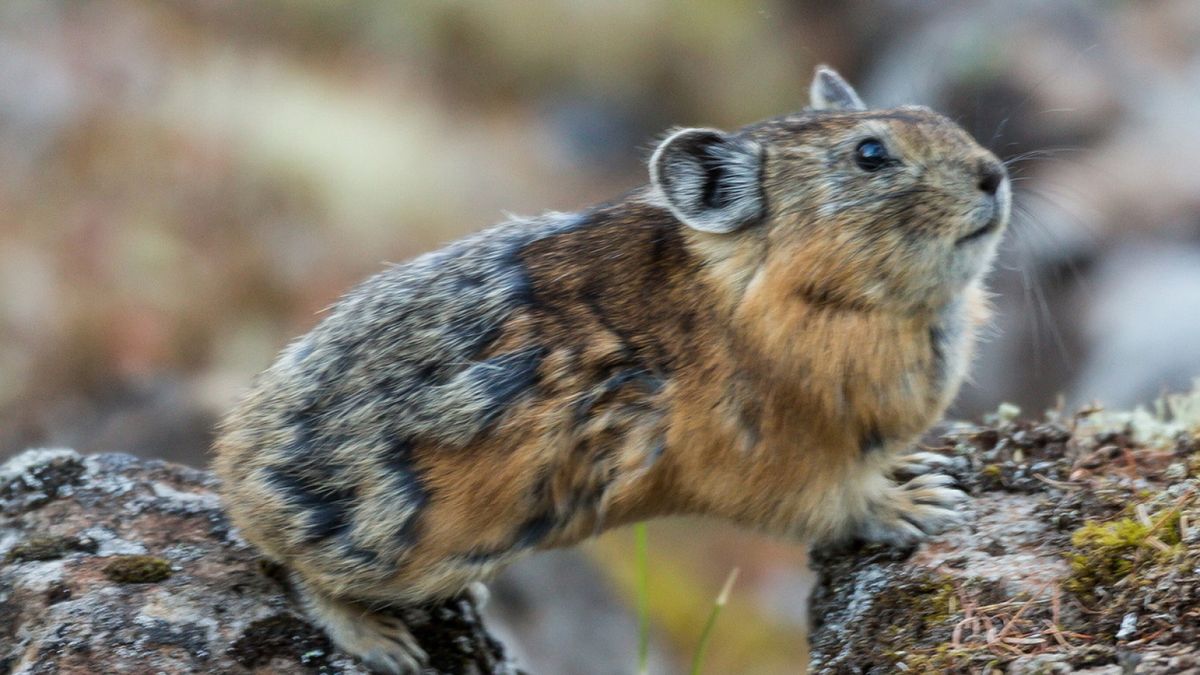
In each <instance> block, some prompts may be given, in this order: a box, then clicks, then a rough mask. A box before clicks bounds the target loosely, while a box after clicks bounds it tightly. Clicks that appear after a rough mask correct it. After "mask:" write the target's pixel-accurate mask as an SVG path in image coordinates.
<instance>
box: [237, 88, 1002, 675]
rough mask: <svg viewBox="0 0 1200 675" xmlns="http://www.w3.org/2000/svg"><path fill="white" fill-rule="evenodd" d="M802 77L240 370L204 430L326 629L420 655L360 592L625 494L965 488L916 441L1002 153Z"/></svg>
mask: <svg viewBox="0 0 1200 675" xmlns="http://www.w3.org/2000/svg"><path fill="white" fill-rule="evenodd" d="M812 93H813V106H812V108H810V109H807V110H806V111H804V112H802V113H798V114H795V115H791V116H786V117H782V118H778V119H775V120H770V121H767V122H762V123H759V124H755V125H751V126H748V127H745V128H743V129H741V130H739V131H737V132H734V133H729V134H726V133H722V132H718V131H715V130H706V129H687V130H682V131H679V132H676V133H675V134H673V135H671V136H670V137H669V138H667V139H666V140H664V141H663V142H662V144H661V145H660V146H659V149H658V150H657V152H656V153H655V155H654V157H653V158H652V159H651V161H650V171H651V179H652V180H651V183H650V185H648V186H647V187H645V188H642V189H639V190H636V191H634V192H632V193H630V194H629V195H627V196H626V197H625V198H623V199H621V200H619V201H615V202H612V203H610V204H607V205H603V206H598V207H595V208H591V209H588V210H585V211H583V212H580V213H575V214H551V215H547V216H543V217H539V218H534V219H528V220H515V221H512V222H509V223H505V224H503V225H500V226H498V227H495V228H493V229H490V230H487V231H484V232H481V233H479V234H476V235H474V236H472V237H469V238H467V239H464V240H461V241H459V242H457V243H454V244H451V245H450V246H448V247H447V248H445V249H442V250H439V251H435V252H433V253H429V254H427V255H424V256H421V257H419V258H417V259H416V260H413V261H411V262H408V263H405V264H401V265H396V266H394V267H391V268H390V269H388V270H386V271H384V272H382V273H380V274H378V275H376V276H375V277H373V278H371V279H369V280H367V281H366V282H365V283H363V284H362V285H360V286H359V287H358V288H356V289H354V290H353V291H351V292H350V293H349V294H348V295H346V296H345V297H344V298H343V299H342V300H341V301H340V302H339V303H338V304H337V305H336V306H335V307H334V308H333V310H332V311H331V312H330V314H329V315H328V316H327V317H326V318H325V319H324V320H323V321H321V322H320V324H319V325H318V326H317V327H316V328H315V329H313V331H312V332H310V333H309V334H308V335H306V336H304V337H303V338H301V339H299V340H297V341H296V342H294V343H293V344H291V345H290V346H288V347H287V348H286V349H285V350H284V351H283V353H282V354H281V355H280V357H279V359H278V360H277V361H276V362H275V364H274V365H272V366H271V367H270V368H269V369H268V370H267V371H266V372H264V373H263V374H262V375H260V376H259V378H258V379H257V380H256V382H255V384H254V386H253V388H252V390H251V392H250V393H249V394H248V395H247V397H246V398H245V399H244V400H243V401H242V402H241V404H240V405H239V406H238V407H237V408H236V410H234V411H233V413H232V414H231V415H229V416H228V417H227V418H226V420H225V422H224V424H223V426H222V430H221V435H220V438H219V440H218V443H217V461H216V468H217V471H218V473H219V475H220V476H221V478H222V479H223V483H224V488H223V492H224V496H225V501H226V505H227V508H228V511H229V513H230V514H231V516H232V518H233V520H234V522H235V523H236V525H237V526H238V527H239V529H240V530H241V532H242V533H243V535H244V536H245V538H246V539H247V540H249V541H250V542H251V543H253V544H254V545H256V546H257V547H259V548H260V549H261V550H262V551H263V553H264V554H265V555H267V556H268V557H270V558H272V559H274V560H277V561H279V562H281V563H283V564H284V565H286V566H287V567H288V568H289V569H290V570H292V571H293V573H294V578H295V580H296V581H297V583H298V586H299V590H300V595H301V597H302V598H303V599H304V600H305V601H306V604H307V606H308V609H309V611H310V613H311V614H312V615H313V617H314V618H315V619H316V620H317V621H318V622H319V623H320V624H321V625H322V626H323V627H324V628H325V629H326V630H327V631H328V632H329V634H330V636H331V637H332V638H333V639H334V641H335V642H337V643H338V644H339V645H340V646H342V647H343V648H345V649H347V650H348V651H350V652H352V653H354V654H356V655H358V656H360V657H362V658H363V659H364V660H366V661H367V662H368V663H369V664H371V665H372V666H373V667H375V668H376V669H379V670H382V671H384V672H395V673H404V672H412V671H414V670H415V669H416V668H417V667H418V665H419V663H420V661H421V658H422V656H421V652H420V649H419V648H418V647H417V646H416V645H414V644H413V643H412V641H411V638H409V637H408V634H407V631H406V630H405V628H404V626H403V625H402V624H400V623H399V622H398V621H397V620H396V619H395V618H394V616H392V615H390V614H388V613H386V612H376V611H372V610H373V609H375V608H381V607H389V606H402V605H406V604H413V603H421V602H425V601H429V600H433V599H436V598H440V597H446V596H450V595H454V594H457V593H459V592H461V591H463V589H464V588H465V587H466V586H467V585H468V584H470V583H471V582H474V581H478V580H482V579H486V578H488V577H490V576H491V575H492V574H494V573H495V572H496V571H498V570H499V569H501V568H503V567H504V566H505V565H507V564H508V563H511V562H512V561H513V560H515V559H516V558H518V557H520V556H521V555H523V554H525V553H527V552H529V551H532V550H535V549H540V548H548V547H556V546H564V545H569V544H572V543H575V542H578V541H580V540H582V539H585V538H587V537H589V536H592V535H594V534H596V533H598V532H600V531H602V530H605V529H608V528H612V527H616V526H620V525H623V524H627V523H630V522H635V521H638V520H644V519H649V518H655V517H660V516H668V515H681V514H692V515H704V516H713V517H718V518H723V519H726V520H730V521H733V522H735V523H739V524H741V525H744V526H747V527H752V528H755V529H758V530H762V531H766V532H769V533H773V534H777V535H784V536H788V537H792V538H795V539H796V540H798V541H802V542H814V541H827V540H830V539H834V538H838V537H844V536H851V535H858V536H863V537H865V538H869V539H874V540H881V541H891V542H908V541H912V540H914V539H917V538H919V537H921V536H922V535H923V534H924V533H926V532H929V531H933V530H936V529H939V528H941V527H943V526H945V525H947V524H949V523H951V522H953V520H954V518H955V513H956V507H957V504H958V502H959V501H961V500H962V499H963V495H962V493H960V492H959V491H957V490H955V489H953V488H952V487H950V486H949V483H950V480H949V479H947V478H946V477H944V476H941V475H939V474H937V473H936V457H934V456H930V455H926V454H921V453H916V454H906V453H907V452H908V448H909V447H910V445H911V443H912V442H913V441H914V440H915V439H916V437H917V436H919V435H920V434H921V433H922V432H923V431H924V430H925V429H927V428H928V427H929V426H930V425H931V424H933V423H934V422H936V421H937V419H938V418H939V417H940V416H941V414H942V413H943V411H944V409H945V407H946V406H947V405H948V404H949V402H950V400H951V399H952V398H953V396H954V394H955V393H956V391H957V388H958V386H959V384H960V382H961V381H962V379H963V376H964V374H965V371H966V366H967V363H968V361H969V358H970V351H971V345H972V342H973V340H974V334H975V330H976V328H977V327H978V326H979V325H980V324H981V323H982V321H983V320H984V318H985V315H986V309H985V303H984V300H983V291H982V290H981V283H982V282H981V279H982V277H983V275H984V274H985V272H986V269H987V267H988V265H989V263H990V260H991V258H992V256H993V254H994V249H995V246H996V242H997V240H998V238H999V236H1000V232H1001V231H1002V230H1003V228H1004V225H1005V223H1006V221H1007V217H1008V208H1009V205H1008V202H1009V193H1008V190H1009V189H1008V183H1007V179H1006V178H1005V174H1004V168H1003V165H1001V164H1000V163H999V162H998V161H997V160H996V159H995V158H994V157H993V156H992V155H991V154H990V153H988V152H987V151H986V150H983V149H982V148H980V147H979V146H978V145H977V144H976V143H975V142H974V141H973V140H971V138H970V137H969V136H968V135H967V134H966V133H965V132H963V131H962V130H961V129H960V128H959V127H957V126H956V125H954V124H953V123H952V122H950V121H949V120H947V119H945V118H944V117H941V116H939V115H937V114H935V113H933V112H931V111H928V110H926V109H923V108H916V107H909V108H898V109H891V110H884V111H867V110H865V109H863V106H862V104H861V101H860V100H859V99H858V97H857V95H856V94H855V93H854V92H853V90H852V89H850V88H849V86H848V85H846V84H845V83H844V82H843V81H842V80H841V79H840V78H839V77H838V76H837V75H836V74H834V73H833V72H832V71H829V70H824V69H822V70H819V71H818V74H817V77H816V79H815V81H814V85H813V92H812ZM900 470H905V471H906V472H908V473H915V474H918V475H917V476H916V477H915V478H913V479H911V480H909V481H908V482H906V483H902V484H901V483H897V482H896V481H895V480H894V475H895V474H896V473H897V472H899V471H900Z"/></svg>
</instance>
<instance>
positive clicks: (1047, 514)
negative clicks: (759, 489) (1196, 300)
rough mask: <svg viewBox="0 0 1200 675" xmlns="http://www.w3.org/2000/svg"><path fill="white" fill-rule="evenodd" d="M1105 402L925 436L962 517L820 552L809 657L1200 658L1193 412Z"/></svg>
mask: <svg viewBox="0 0 1200 675" xmlns="http://www.w3.org/2000/svg"><path fill="white" fill-rule="evenodd" d="M1197 396H1198V395H1197V394H1192V395H1191V397H1188V398H1187V399H1186V400H1185V399H1184V398H1180V399H1179V400H1177V401H1174V402H1172V405H1175V406H1177V407H1176V408H1175V409H1176V410H1179V411H1184V408H1183V407H1179V406H1182V405H1183V404H1184V403H1188V402H1191V401H1193V400H1195V397H1197ZM1188 414H1189V415H1190V412H1188ZM1106 415H1109V414H1107V413H1100V412H1096V411H1091V412H1084V413H1080V414H1079V415H1077V416H1075V417H1074V418H1066V419H1062V418H1055V419H1049V420H1047V421H1046V422H1045V423H1042V424H1033V423H1029V422H1022V421H1009V422H998V424H999V426H994V427H991V428H964V427H957V428H955V429H954V430H953V431H952V432H950V433H948V434H946V435H944V436H941V437H940V438H933V439H930V440H928V442H927V444H928V445H930V446H931V447H934V448H940V449H941V451H942V452H943V453H945V454H948V455H953V457H954V460H955V462H954V466H955V467H956V469H955V474H956V477H957V478H958V480H959V482H960V483H961V484H962V486H963V487H964V488H965V489H967V490H968V491H969V492H970V493H971V494H972V496H973V500H972V503H971V506H970V508H969V509H968V512H967V513H966V514H965V516H966V517H965V520H966V522H965V523H964V525H963V526H961V527H958V528H955V529H953V530H950V531H948V532H946V533H944V534H942V535H940V536H937V537H934V538H932V539H931V540H929V541H927V542H925V543H923V544H922V545H921V546H919V547H917V548H915V549H913V550H907V551H901V550H896V549H892V548H887V547H883V546H874V545H869V546H868V545H862V544H858V545H851V546H849V547H841V548H831V549H825V550H818V551H814V552H813V567H814V569H815V570H816V571H817V572H818V573H819V574H820V576H821V581H820V582H819V584H818V586H817V589H816V590H815V591H814V594H813V598H812V602H811V606H810V611H811V616H812V626H813V628H812V633H811V635H810V645H811V654H812V667H811V670H810V672H814V673H838V674H840V673H847V674H849V673H855V674H874V673H878V674H883V673H897V672H919V673H979V672H986V673H996V672H1003V673H1011V674H1018V673H1029V674H1033V673H1078V674H1082V673H1093V674H1105V675H1107V674H1109V673H1123V672H1124V673H1137V674H1162V675H1166V674H1167V673H1181V672H1200V671H1196V670H1189V669H1188V668H1196V667H1197V666H1198V664H1200V542H1198V541H1193V538H1192V537H1191V531H1192V528H1193V527H1194V526H1193V525H1190V524H1189V523H1200V441H1198V438H1200V437H1198V435H1197V433H1196V429H1197V428H1198V426H1200V424H1198V423H1200V420H1197V419H1190V420H1184V421H1178V420H1168V419H1166V418H1164V417H1162V416H1159V417H1154V416H1152V415H1144V416H1139V415H1136V414H1135V415H1118V414H1115V413H1114V414H1111V416H1109V417H1107V418H1106ZM1052 417H1056V416H1052ZM1089 418H1095V419H1089ZM1110 447H1111V448H1113V449H1114V450H1110V449H1109V448H1110ZM1177 465H1182V466H1184V467H1186V468H1187V471H1186V472H1184V473H1183V474H1181V472H1180V471H1179V469H1178V468H1176V469H1174V470H1168V469H1169V468H1170V467H1172V466H1177Z"/></svg>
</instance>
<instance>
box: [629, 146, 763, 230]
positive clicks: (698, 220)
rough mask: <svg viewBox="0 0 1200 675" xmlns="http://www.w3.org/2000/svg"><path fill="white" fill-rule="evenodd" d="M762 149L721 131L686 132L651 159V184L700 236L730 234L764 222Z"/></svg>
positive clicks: (674, 212) (655, 153) (659, 149)
mask: <svg viewBox="0 0 1200 675" xmlns="http://www.w3.org/2000/svg"><path fill="white" fill-rule="evenodd" d="M762 162H763V159H762V148H761V147H760V146H759V145H758V143H755V142H754V141H752V140H750V139H747V138H742V137H737V136H732V135H730V134H726V133H725V132H722V131H718V130H716V129H683V130H682V131H677V132H675V133H674V134H671V135H670V136H669V137H668V138H667V139H666V140H665V141H663V142H662V143H660V144H659V146H658V149H657V150H655V151H654V155H653V156H652V157H651V158H650V181H651V182H652V183H653V184H654V185H655V186H657V187H658V189H659V190H660V191H661V192H662V195H663V197H664V198H666V200H667V206H668V207H669V208H670V209H671V213H673V214H674V215H675V217H676V218H678V219H679V220H681V221H682V222H683V223H684V224H685V225H687V226H688V227H690V228H692V229H694V230H700V231H701V232H714V233H717V234H726V233H729V232H734V231H737V230H739V229H741V228H742V227H744V226H746V225H749V224H750V223H752V222H754V221H756V220H758V219H759V218H760V217H762V213H763V196H762V179H761V174H762Z"/></svg>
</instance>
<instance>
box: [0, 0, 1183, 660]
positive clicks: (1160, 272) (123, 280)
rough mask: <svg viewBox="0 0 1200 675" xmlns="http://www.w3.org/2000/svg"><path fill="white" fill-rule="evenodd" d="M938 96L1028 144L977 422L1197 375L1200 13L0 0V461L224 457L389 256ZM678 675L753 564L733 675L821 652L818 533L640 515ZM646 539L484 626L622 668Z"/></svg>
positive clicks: (738, 601)
mask: <svg viewBox="0 0 1200 675" xmlns="http://www.w3.org/2000/svg"><path fill="white" fill-rule="evenodd" d="M818 62H828V63H830V64H832V65H834V66H835V67H836V68H838V69H840V70H841V72H842V73H843V74H844V75H845V76H847V77H848V78H849V79H850V80H851V81H853V82H855V83H856V84H857V85H858V87H859V90H860V92H861V93H862V94H863V96H864V98H865V99H866V100H867V101H868V103H870V104H872V105H875V106H886V105H892V104H899V103H922V104H926V105H930V106H932V107H935V108H937V109H939V110H941V111H943V112H946V113H947V114H949V115H950V116H951V117H953V118H954V119H956V120H957V121H959V122H960V123H961V124H962V125H963V126H964V127H966V128H967V129H968V130H969V131H971V132H972V133H974V134H975V135H976V137H977V138H978V139H979V140H980V141H981V142H982V143H984V144H985V145H988V146H989V147H991V148H992V149H993V150H994V151H995V152H996V153H997V154H998V155H1000V156H1001V157H1002V158H1011V159H1014V160H1015V161H1014V162H1013V164H1012V168H1011V170H1012V172H1013V174H1014V177H1015V178H1014V180H1015V181H1016V183H1015V187H1016V214H1015V223H1014V227H1013V230H1012V232H1011V234H1010V235H1009V236H1008V238H1007V241H1006V244H1005V247H1004V252H1003V255H1002V259H1001V261H1000V264H999V267H998V269H997V270H996V272H995V273H994V274H993V284H992V287H993V289H994V291H995V293H996V304H997V307H998V310H999V312H998V316H997V319H996V321H995V329H994V331H993V332H992V333H991V334H990V335H989V339H988V342H987V343H986V344H985V345H984V346H983V349H982V352H981V355H980V358H979V359H978V364H977V367H976V368H975V370H974V373H975V374H974V382H973V383H972V384H970V385H969V386H967V387H966V388H965V389H964V392H963V394H962V396H961V397H960V399H959V403H958V404H957V407H956V410H955V413H954V414H955V415H957V416H961V417H968V418H970V417H976V416H978V415H980V414H981V413H982V412H984V411H987V410H993V409H995V408H996V406H997V404H998V403H999V402H1001V401H1011V402H1014V403H1016V404H1018V405H1020V406H1022V407H1023V408H1024V409H1025V410H1026V411H1027V412H1032V413H1037V412H1039V411H1040V410H1041V409H1043V408H1045V407H1048V406H1052V405H1056V404H1058V403H1059V402H1060V401H1061V402H1062V403H1063V404H1065V405H1068V406H1074V405H1079V404H1083V403H1086V402H1088V401H1091V400H1094V399H1098V400H1100V401H1103V402H1105V403H1106V404H1109V405H1110V406H1130V405H1132V404H1134V403H1137V402H1145V401H1148V400H1150V399H1152V398H1154V397H1155V396H1157V395H1158V394H1160V393H1162V392H1163V391H1165V390H1172V389H1181V388H1185V387H1188V386H1189V385H1190V382H1191V380H1192V378H1193V377H1195V376H1197V375H1200V349H1197V348H1196V347H1195V342H1196V338H1195V336H1196V335H1198V334H1200V171H1198V170H1196V168H1195V167H1193V166H1192V160H1194V159H1197V158H1198V157H1200V131H1198V130H1197V125H1198V124H1200V114H1198V113H1200V3H1197V2H1195V1H1194V0H1139V1H1137V2H1134V1H1124V2H1122V1H1118V0H1108V1H1105V2H1093V1H1084V0H1080V1H1071V0H1056V1H1054V2H1035V1H1033V0H1003V1H1000V0H997V1H996V2H939V3H932V2H924V1H920V0H876V1H865V0H856V1H850V0H841V1H835V0H798V1H793V2H785V1H783V0H775V1H770V0H760V1H754V0H738V1H724V2H718V1H716V0H699V1H690V2H685V1H683V0H620V1H618V0H552V1H551V0H540V1H534V0H513V1H507V2H502V3H501V2H469V1H465V0H398V1H397V0H357V1H356V2H348V1H341V2H339V1H336V0H287V1H284V0H256V1H255V2H253V3H241V2H235V1H234V0H125V1H120V0H113V1H99V0H97V1H94V2H80V1H78V0H4V1H3V2H0V458H2V457H4V456H7V455H8V454H11V453H13V452H16V451H19V450H20V449H22V448H25V447H28V446H32V445H55V446H71V447H75V448H77V449H79V450H81V451H88V452H98V451H122V452H134V453H137V454H142V455H150V456H160V457H166V458H170V459H172V460H177V461H183V462H188V463H192V464H203V463H204V462H205V461H206V453H207V447H208V444H209V442H210V440H211V437H212V425H213V423H214V420H215V419H216V417H217V416H218V415H219V414H220V412H221V411H222V410H223V409H225V408H226V407H228V406H229V405H230V404H231V402H232V401H233V400H234V398H235V397H236V396H237V395H238V394H239V392H240V391H242V389H243V388H244V387H246V386H247V385H248V383H249V381H250V378H251V377H252V376H253V375H254V373H256V372H257V371H259V370H261V369H262V368H264V367H266V366H267V365H268V363H269V362H270V361H271V359H272V357H273V356H274V354H275V353H276V351H277V350H278V349H280V348H281V347H282V346H283V345H284V344H285V343H286V342H287V341H288V340H289V339H290V338H291V337H293V336H295V335H298V334H300V333H302V332H304V331H305V330H307V329H308V328H309V327H311V326H312V325H313V324H314V323H315V322H316V321H317V320H318V317H319V314H320V311H321V310H322V308H324V307H326V306H328V305H329V304H330V303H331V302H332V301H334V300H335V299H336V298H337V297H338V295H339V294H340V293H342V292H343V291H344V290H346V289H347V288H348V287H350V286H351V285H353V284H354V283H355V282H356V281H357V280H359V279H361V278H362V277H364V276H365V275H368V274H370V273H372V272H374V271H376V270H378V269H380V267H381V265H382V264H383V263H384V262H385V261H400V260H403V259H406V258H408V257H411V256H413V255H414V254H417V253H419V252H422V251H425V250H428V249H430V248H433V247H436V246H438V245H440V244H442V243H444V242H447V241H449V240H451V239H454V238H456V237H458V236H460V235H463V234H465V233H468V232H472V231H475V230H477V229H479V228H481V227H484V226H486V225H488V224H490V223H493V222H496V221H498V220H500V219H502V218H503V217H504V213H505V212H514V213H520V214H535V213H538V212H540V211H543V210H551V209H552V210H573V209H576V208H579V207H582V206H585V205H587V204H589V203H592V202H595V201H598V200H602V199H605V198H608V197H612V196H614V195H616V194H618V193H620V192H622V191H623V190H625V189H628V188H630V187H632V186H635V185H637V184H640V183H642V182H644V181H645V170H644V166H643V162H644V160H645V158H646V156H647V154H648V151H649V149H650V147H651V144H652V143H653V141H654V139H655V138H656V137H658V135H659V134H661V133H662V132H663V131H664V130H665V129H666V128H668V127H669V126H671V125H676V124H687V125H713V126H721V127H735V126H738V125H740V124H742V123H747V122H751V121H754V120H756V119H759V118H762V117H767V116H773V115H777V114H780V113H783V112H786V111H789V110H792V109H796V108H799V107H801V106H803V105H804V104H805V103H806V90H807V84H808V81H809V76H810V73H811V70H812V67H813V66H814V65H815V64H816V63H818ZM650 533H651V534H650V547H651V606H652V612H653V616H654V619H655V624H656V627H655V631H656V632H655V640H654V644H655V649H654V657H653V660H654V664H655V668H656V669H657V670H659V671H662V672H671V671H675V670H678V669H679V668H680V667H681V664H685V663H686V662H687V659H688V658H689V655H690V653H691V651H692V649H694V646H695V642H696V639H697V637H698V635H699V632H700V627H701V626H702V624H703V623H704V620H705V617H706V615H707V612H708V607H709V604H710V602H711V599H712V598H713V597H714V596H715V595H716V593H717V591H718V589H719V587H720V585H721V581H722V580H723V578H724V577H725V575H726V573H727V572H728V570H729V569H730V568H731V567H732V566H735V565H737V566H740V567H741V569H742V576H741V580H740V581H739V584H738V586H737V587H736V589H735V592H734V597H733V601H732V604H731V606H730V608H729V610H728V611H727V613H726V614H725V615H724V616H723V617H722V620H721V622H720V623H719V624H718V626H717V631H716V633H715V636H714V639H713V643H712V647H711V655H710V658H709V663H710V666H711V670H710V672H747V673H792V672H799V671H800V669H801V667H802V666H800V665H799V664H801V663H802V660H803V654H804V648H803V644H802V639H801V635H802V633H803V624H804V597H805V593H806V592H807V584H808V578H807V576H806V574H805V572H804V561H803V555H802V553H801V552H799V551H797V550H796V547H794V546H790V545H788V544H786V543H783V542H774V541H769V540H765V539H763V538H760V537H755V536H753V535H749V534H744V533H737V532H734V531H732V530H730V529H728V528H724V527H721V526H718V525H712V524H705V523H693V522H687V523H664V524H655V525H653V526H652V527H651V530H650ZM631 542H632V534H631V533H629V532H628V531H625V532H617V533H613V534H610V535H608V536H606V537H604V538H602V539H601V540H600V541H598V542H596V543H595V544H593V545H589V546H588V547H586V548H585V550H584V552H583V553H578V552H572V553H563V554H553V555H548V556H542V557H539V558H535V559H533V560H531V561H530V562H529V563H528V564H526V565H523V566H519V567H518V568H517V569H515V570H514V571H513V572H512V573H511V574H509V575H508V576H506V577H505V578H504V579H503V580H502V581H501V582H500V583H498V584H497V585H496V587H495V589H494V593H495V598H496V600H495V602H494V603H493V606H492V611H493V613H494V614H495V615H496V616H497V619H498V622H499V623H500V624H501V625H502V630H503V631H504V632H505V634H506V635H509V636H510V637H511V640H512V644H513V646H514V648H515V649H516V651H517V652H518V654H519V656H520V658H522V659H523V661H524V662H525V663H526V664H527V665H528V667H529V668H530V669H531V670H533V671H534V672H538V673H622V672H631V671H632V669H633V664H634V659H635V655H636V645H637V639H636V633H635V622H634V619H633V618H632V615H631V611H630V610H629V607H630V598H631V597H632V592H631V589H632V588H633V585H634V581H633V575H632V563H631V561H630V557H631V556H630V551H631Z"/></svg>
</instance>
